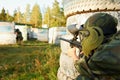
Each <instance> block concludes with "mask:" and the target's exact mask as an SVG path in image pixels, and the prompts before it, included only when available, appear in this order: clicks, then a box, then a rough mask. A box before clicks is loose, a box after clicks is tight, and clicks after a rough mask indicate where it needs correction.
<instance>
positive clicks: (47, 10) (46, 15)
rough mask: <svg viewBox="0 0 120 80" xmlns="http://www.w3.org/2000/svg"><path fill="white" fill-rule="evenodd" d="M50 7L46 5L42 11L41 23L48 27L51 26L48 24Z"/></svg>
mask: <svg viewBox="0 0 120 80" xmlns="http://www.w3.org/2000/svg"><path fill="white" fill-rule="evenodd" d="M50 11H51V10H50V7H47V9H46V11H45V13H44V19H43V24H47V26H48V27H51V25H50V21H51V20H50V19H51V12H50Z"/></svg>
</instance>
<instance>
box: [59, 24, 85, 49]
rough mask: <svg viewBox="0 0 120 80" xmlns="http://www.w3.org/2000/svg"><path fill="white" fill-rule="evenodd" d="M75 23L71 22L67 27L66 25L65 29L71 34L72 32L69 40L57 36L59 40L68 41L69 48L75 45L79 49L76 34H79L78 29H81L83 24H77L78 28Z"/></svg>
mask: <svg viewBox="0 0 120 80" xmlns="http://www.w3.org/2000/svg"><path fill="white" fill-rule="evenodd" d="M76 25H77V24H72V25H69V26H68V27H67V29H68V31H69V32H70V33H71V34H73V36H74V37H73V38H72V39H71V40H67V39H64V38H59V39H60V40H63V41H66V42H69V43H70V46H71V48H72V47H73V46H75V47H77V48H79V50H80V51H81V48H82V47H81V43H80V42H79V41H77V39H78V38H77V36H78V34H79V31H80V30H81V29H83V25H81V26H79V27H78V28H77V27H76Z"/></svg>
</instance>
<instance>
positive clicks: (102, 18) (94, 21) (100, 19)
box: [84, 13, 118, 36]
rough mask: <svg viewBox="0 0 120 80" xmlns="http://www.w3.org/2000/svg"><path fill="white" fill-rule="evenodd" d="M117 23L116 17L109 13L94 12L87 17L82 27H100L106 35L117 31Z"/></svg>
mask: <svg viewBox="0 0 120 80" xmlns="http://www.w3.org/2000/svg"><path fill="white" fill-rule="evenodd" d="M117 24H118V21H117V19H116V18H115V17H113V16H111V15H110V14H107V13H96V14H94V15H92V16H90V17H89V18H88V19H87V21H86V22H85V24H84V27H85V28H87V27H92V26H95V27H100V28H101V29H102V30H103V34H104V35H105V36H107V35H111V34H115V33H116V32H117Z"/></svg>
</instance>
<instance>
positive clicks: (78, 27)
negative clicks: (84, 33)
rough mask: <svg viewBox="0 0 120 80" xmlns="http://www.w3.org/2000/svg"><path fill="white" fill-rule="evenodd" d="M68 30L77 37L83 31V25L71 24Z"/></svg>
mask: <svg viewBox="0 0 120 80" xmlns="http://www.w3.org/2000/svg"><path fill="white" fill-rule="evenodd" d="M67 29H68V31H69V32H70V33H71V34H73V35H76V34H78V32H79V31H80V30H82V29H83V25H77V24H71V25H69V26H68V27H67Z"/></svg>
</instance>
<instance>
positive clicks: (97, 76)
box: [75, 32, 120, 80]
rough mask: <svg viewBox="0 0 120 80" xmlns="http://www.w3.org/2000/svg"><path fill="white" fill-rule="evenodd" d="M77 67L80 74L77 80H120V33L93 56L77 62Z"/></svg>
mask: <svg viewBox="0 0 120 80" xmlns="http://www.w3.org/2000/svg"><path fill="white" fill-rule="evenodd" d="M75 66H76V68H77V70H78V71H79V72H80V75H79V76H78V77H77V78H76V80H120V33H119V32H118V33H117V34H115V35H114V36H113V37H112V38H111V40H110V41H108V42H107V43H104V44H102V45H101V46H99V47H98V48H97V49H96V50H95V51H94V53H93V54H92V55H91V56H89V57H85V56H84V57H82V58H81V59H80V60H78V61H76V63H75Z"/></svg>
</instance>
